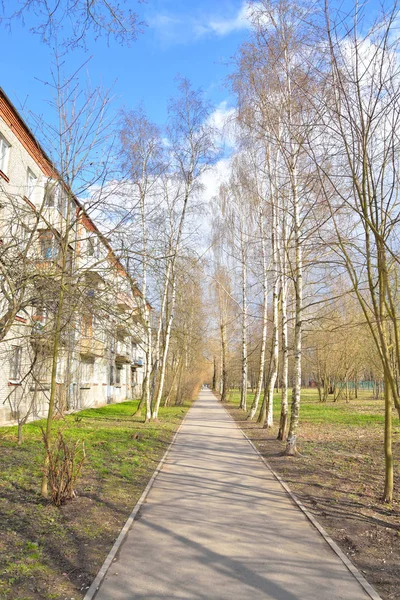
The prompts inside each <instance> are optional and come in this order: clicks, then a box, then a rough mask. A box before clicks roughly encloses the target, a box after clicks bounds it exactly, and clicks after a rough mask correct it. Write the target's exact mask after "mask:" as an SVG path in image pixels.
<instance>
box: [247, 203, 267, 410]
mask: <svg viewBox="0 0 400 600" xmlns="http://www.w3.org/2000/svg"><path fill="white" fill-rule="evenodd" d="M260 213H261V214H260V224H259V227H260V237H261V253H262V266H263V315H262V319H263V324H262V336H261V352H260V367H259V371H258V381H257V388H256V393H255V396H254V400H253V404H252V406H251V410H250V414H249V419H254V417H255V415H256V413H257V410H258V405H259V403H260V398H261V392H262V389H263V383H264V372H265V353H266V348H267V333H268V269H267V257H266V252H265V231H264V217H263V214H262V210H261V211H260Z"/></svg>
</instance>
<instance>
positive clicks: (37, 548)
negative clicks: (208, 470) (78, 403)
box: [0, 401, 189, 600]
mask: <svg viewBox="0 0 400 600" xmlns="http://www.w3.org/2000/svg"><path fill="white" fill-rule="evenodd" d="M136 408H137V402H136V401H135V402H124V403H121V404H113V405H109V406H105V407H102V408H98V409H87V410H84V411H81V412H80V413H76V414H74V415H68V416H67V417H65V418H64V419H62V420H59V421H57V423H56V427H55V429H61V430H62V432H63V434H64V436H65V438H66V439H71V440H84V442H85V448H86V453H87V460H86V463H85V465H84V469H83V472H82V476H81V477H80V479H79V481H78V484H77V494H78V496H77V498H76V499H74V500H73V501H71V502H68V503H67V504H65V505H64V506H62V507H61V508H60V509H58V508H55V507H54V506H52V505H51V503H49V502H48V501H45V500H43V499H42V498H41V497H40V495H39V487H40V474H41V465H42V457H43V444H42V441H41V430H40V425H41V423H40V422H34V423H30V424H29V425H27V426H26V427H25V431H24V436H25V440H24V443H23V445H22V446H20V447H19V446H18V445H17V444H16V430H15V428H0V452H1V457H2V458H1V463H2V464H1V480H0V523H1V538H0V599H1V600H17V599H18V600H28V599H29V600H36V599H37V600H39V599H41V600H44V599H46V600H50V599H54V600H71V599H72V598H75V600H78V599H79V598H82V597H83V596H84V594H85V592H86V590H87V588H88V587H89V586H90V583H91V582H92V580H93V579H94V577H95V576H96V574H97V571H98V569H99V568H100V567H101V565H102V563H103V561H104V559H105V557H106V556H107V554H108V552H109V550H110V548H111V547H112V545H113V543H114V541H115V539H116V538H117V536H118V534H119V531H120V529H121V528H122V526H123V525H124V523H125V521H126V519H127V518H128V516H129V515H130V513H131V511H132V508H133V506H134V505H135V504H136V502H137V500H138V499H139V498H140V496H141V494H142V492H143V490H144V488H145V487H146V485H147V482H148V480H149V479H150V477H151V475H152V473H153V471H154V470H155V468H156V467H157V464H158V462H159V461H160V459H161V458H162V456H163V454H164V452H165V451H166V449H167V447H168V445H169V443H170V441H171V440H172V437H173V435H174V432H175V431H176V430H177V428H178V426H179V424H180V422H181V421H182V418H183V417H184V415H185V414H186V412H187V410H188V408H189V404H188V403H187V404H185V405H183V406H176V407H167V408H162V409H161V410H160V421H159V422H157V423H147V424H144V423H143V422H142V419H141V417H140V416H139V415H136V416H133V415H134V413H135V410H136Z"/></svg>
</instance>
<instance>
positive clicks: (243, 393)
mask: <svg viewBox="0 0 400 600" xmlns="http://www.w3.org/2000/svg"><path fill="white" fill-rule="evenodd" d="M240 244H241V250H242V389H241V394H240V408H241V409H242V410H247V264H246V258H247V257H246V248H245V241H244V239H243V231H241V236H240Z"/></svg>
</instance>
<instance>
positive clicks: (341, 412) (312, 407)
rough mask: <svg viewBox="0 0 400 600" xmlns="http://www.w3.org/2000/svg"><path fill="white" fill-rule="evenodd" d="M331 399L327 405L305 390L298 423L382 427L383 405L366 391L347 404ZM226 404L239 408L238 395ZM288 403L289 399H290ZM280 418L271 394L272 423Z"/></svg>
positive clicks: (232, 393) (234, 393)
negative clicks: (272, 404) (272, 405)
mask: <svg viewBox="0 0 400 600" xmlns="http://www.w3.org/2000/svg"><path fill="white" fill-rule="evenodd" d="M253 398H254V394H253V393H248V394H247V403H248V408H250V406H251V403H252V401H253ZM331 398H333V397H330V398H329V400H328V401H327V402H320V401H319V398H318V391H317V390H316V389H304V390H302V393H301V408H300V419H301V421H302V422H308V423H313V424H316V425H318V424H323V423H326V424H331V425H349V426H354V427H360V426H369V425H371V426H374V425H382V424H383V423H384V420H385V417H384V407H383V401H381V400H374V399H372V398H371V393H370V392H368V391H362V392H359V398H358V399H355V398H353V399H352V400H350V401H349V402H345V401H344V400H338V401H337V402H333V401H332V399H331ZM229 402H230V403H231V404H233V405H234V406H239V403H240V392H239V391H238V390H231V391H230V393H229ZM289 403H290V395H289ZM279 414H280V395H279V394H278V393H276V394H274V419H275V420H276V419H278V418H279ZM396 415H397V413H396V414H393V420H394V422H397V417H396Z"/></svg>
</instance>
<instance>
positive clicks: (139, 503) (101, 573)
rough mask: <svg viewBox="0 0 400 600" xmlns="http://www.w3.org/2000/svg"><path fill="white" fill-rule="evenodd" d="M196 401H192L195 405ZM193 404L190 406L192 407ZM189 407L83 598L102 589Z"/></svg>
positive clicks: (86, 598) (84, 599)
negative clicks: (105, 578) (104, 580)
mask: <svg viewBox="0 0 400 600" xmlns="http://www.w3.org/2000/svg"><path fill="white" fill-rule="evenodd" d="M193 404H194V402H193V403H192V406H193ZM192 406H190V408H192ZM190 408H189V409H188V411H187V413H186V415H185V416H184V417H183V419H182V421H181V422H180V424H179V427H178V429H177V430H176V431H175V433H174V437H173V438H172V440H171V441H170V443H169V446H168V448H167V449H166V451H165V453H164V456H163V457H162V459H161V460H160V462H159V463H158V465H157V467H156V470H155V471H154V473H153V475H152V476H151V478H150V480H149V482H148V483H147V485H146V487H145V489H144V492H143V493H142V495H141V496H140V498H139V500H138V501H137V503H136V505H135V507H134V509H133V510H132V512H131V514H130V515H129V517H128V519H127V521H126V523H125V525H124V526H123V528H122V529H121V531H120V533H119V536H118V537H117V539H116V540H115V542H114V545H113V547H112V548H111V550H110V552H109V553H108V555H107V557H106V559H105V561H104V563H103V565H102V567H101V568H100V571H99V572H98V573H97V575H96V577H95V579H94V580H93V582H92V585H91V586H90V587H89V589H88V591H87V592H86V594H85V596H84V598H83V600H93V598H94V597H95V596H96V594H97V592H98V591H99V589H100V586H101V584H102V582H103V579H104V577H105V576H106V574H107V571H108V569H109V568H110V566H111V565H112V563H113V561H114V560H115V557H116V555H117V553H118V551H119V549H120V548H121V546H122V544H123V542H124V541H125V538H126V536H127V534H128V531H129V530H130V529H131V527H132V525H133V523H134V521H135V518H136V515H137V514H138V512H139V510H140V509H141V507H142V506H143V504H144V503H145V501H146V498H147V496H148V495H149V492H150V490H151V488H152V487H153V484H154V482H155V480H156V478H157V475H158V474H159V472H160V471H161V469H162V467H163V465H164V462H165V460H166V458H167V456H168V454H169V452H170V450H171V448H172V446H173V445H174V443H175V440H176V438H177V436H178V433H179V431H180V429H181V427H182V425H183V424H184V422H185V421H186V417H187V415H188V413H189V410H190Z"/></svg>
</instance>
